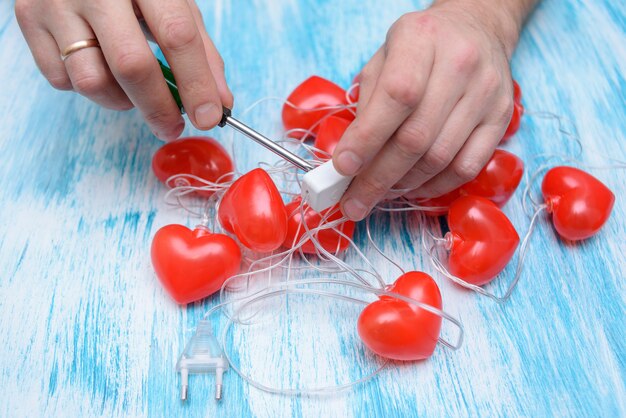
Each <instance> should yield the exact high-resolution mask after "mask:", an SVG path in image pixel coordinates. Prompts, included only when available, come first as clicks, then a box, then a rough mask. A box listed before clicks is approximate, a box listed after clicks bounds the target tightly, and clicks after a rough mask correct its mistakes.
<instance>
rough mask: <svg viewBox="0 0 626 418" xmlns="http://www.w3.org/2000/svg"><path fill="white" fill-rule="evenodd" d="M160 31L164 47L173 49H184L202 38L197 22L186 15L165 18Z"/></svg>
mask: <svg viewBox="0 0 626 418" xmlns="http://www.w3.org/2000/svg"><path fill="white" fill-rule="evenodd" d="M159 33H160V41H161V43H162V45H163V47H164V48H166V49H171V50H178V49H183V48H185V47H187V46H189V45H191V44H193V43H194V42H196V41H198V40H199V39H200V38H199V36H200V34H199V33H198V29H197V28H196V24H195V22H194V21H193V20H192V19H191V18H190V17H185V16H171V17H167V18H164V19H163V21H162V22H161V25H160V30H159Z"/></svg>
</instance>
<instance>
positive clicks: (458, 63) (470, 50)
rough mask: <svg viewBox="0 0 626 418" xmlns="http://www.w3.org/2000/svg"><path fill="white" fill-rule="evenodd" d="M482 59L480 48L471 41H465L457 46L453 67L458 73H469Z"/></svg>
mask: <svg viewBox="0 0 626 418" xmlns="http://www.w3.org/2000/svg"><path fill="white" fill-rule="evenodd" d="M479 61H480V49H479V48H478V46H477V45H475V44H473V43H471V42H465V43H463V44H461V45H459V46H458V47H457V51H456V54H455V56H454V58H453V63H452V65H453V68H454V70H455V71H456V72H457V73H468V72H470V71H472V70H474V69H475V68H476V66H477V65H478V62H479Z"/></svg>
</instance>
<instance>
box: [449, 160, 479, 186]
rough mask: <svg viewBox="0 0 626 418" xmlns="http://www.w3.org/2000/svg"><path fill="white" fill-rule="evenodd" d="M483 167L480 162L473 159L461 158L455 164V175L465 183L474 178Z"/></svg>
mask: <svg viewBox="0 0 626 418" xmlns="http://www.w3.org/2000/svg"><path fill="white" fill-rule="evenodd" d="M482 168H483V167H482V166H481V164H480V163H478V162H476V161H473V160H459V161H458V162H456V163H454V164H453V169H454V174H455V176H456V177H457V178H458V179H459V180H461V181H462V182H463V183H466V182H468V181H471V180H474V179H475V178H476V176H477V175H478V173H480V170H482Z"/></svg>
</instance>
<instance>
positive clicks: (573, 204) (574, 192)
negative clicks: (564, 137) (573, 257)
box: [541, 166, 615, 241]
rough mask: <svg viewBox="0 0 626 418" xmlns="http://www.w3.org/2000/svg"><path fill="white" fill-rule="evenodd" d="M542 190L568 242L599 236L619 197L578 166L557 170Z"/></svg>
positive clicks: (550, 175) (549, 208) (547, 179)
mask: <svg viewBox="0 0 626 418" xmlns="http://www.w3.org/2000/svg"><path fill="white" fill-rule="evenodd" d="M541 191H542V192H543V197H544V200H545V203H546V205H547V206H548V208H547V209H548V212H550V213H552V223H553V224H554V228H555V229H556V231H557V232H558V233H559V235H560V236H562V237H563V238H565V239H568V240H572V241H578V240H582V239H585V238H589V237H590V236H592V235H594V234H595V233H597V232H598V231H599V230H600V229H601V228H602V226H603V225H604V224H605V223H606V221H607V220H608V219H609V216H610V215H611V210H612V209H613V204H614V203H615V195H614V194H613V192H611V190H609V188H608V187H606V186H605V185H604V184H603V183H602V182H601V181H600V180H598V179H596V178H595V177H593V176H592V175H590V174H588V173H586V172H584V171H582V170H579V169H577V168H574V167H565V166H561V167H554V168H552V169H551V170H550V171H548V172H547V173H546V175H545V177H544V178H543V183H542V184H541Z"/></svg>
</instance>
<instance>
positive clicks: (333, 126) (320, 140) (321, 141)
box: [313, 116, 352, 160]
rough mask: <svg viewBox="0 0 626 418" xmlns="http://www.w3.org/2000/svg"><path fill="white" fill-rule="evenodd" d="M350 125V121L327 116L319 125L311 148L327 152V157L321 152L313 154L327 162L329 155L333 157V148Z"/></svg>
mask: <svg viewBox="0 0 626 418" xmlns="http://www.w3.org/2000/svg"><path fill="white" fill-rule="evenodd" d="M350 123H352V121H349V120H348V119H344V118H339V117H337V116H329V117H327V118H326V119H324V120H323V121H322V123H320V127H319V130H318V131H317V136H316V137H315V142H314V143H313V146H314V147H315V148H317V149H318V150H321V151H325V152H327V153H328V155H326V154H324V153H321V152H315V155H316V156H317V157H318V158H320V159H324V160H328V159H329V155H330V156H332V155H333V152H334V151H335V147H336V146H337V144H338V143H339V140H340V139H341V137H342V136H343V133H344V132H345V131H346V129H348V126H350Z"/></svg>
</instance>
